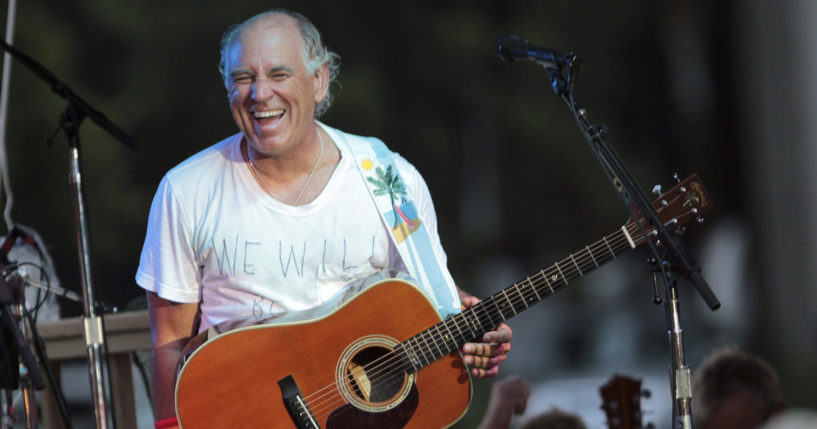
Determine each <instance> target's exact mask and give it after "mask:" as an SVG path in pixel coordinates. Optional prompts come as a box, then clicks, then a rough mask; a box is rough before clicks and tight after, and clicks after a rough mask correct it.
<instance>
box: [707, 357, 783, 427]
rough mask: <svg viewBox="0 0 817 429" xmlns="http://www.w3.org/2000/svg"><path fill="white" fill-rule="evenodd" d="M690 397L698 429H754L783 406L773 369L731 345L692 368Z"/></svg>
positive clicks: (777, 380)
mask: <svg viewBox="0 0 817 429" xmlns="http://www.w3.org/2000/svg"><path fill="white" fill-rule="evenodd" d="M692 397H693V400H692V413H693V422H694V424H695V427H696V428H698V429H712V428H718V429H729V428H741V429H752V428H757V427H760V426H761V425H762V424H763V423H764V422H766V421H767V420H769V418H771V417H772V416H774V415H776V414H778V413H780V412H781V411H783V410H784V409H785V405H784V403H783V398H782V395H781V393H780V381H779V379H778V376H777V373H776V372H775V371H774V369H773V368H772V367H771V366H770V365H769V364H768V363H766V362H765V361H764V360H763V359H761V358H759V357H757V356H754V355H751V354H749V353H746V352H743V351H740V350H738V349H737V348H732V347H727V348H721V349H717V350H715V351H714V352H713V353H712V354H711V355H710V356H709V357H707V358H706V359H705V360H704V362H703V363H702V364H701V367H700V368H699V369H698V370H697V371H695V375H694V377H693V381H692Z"/></svg>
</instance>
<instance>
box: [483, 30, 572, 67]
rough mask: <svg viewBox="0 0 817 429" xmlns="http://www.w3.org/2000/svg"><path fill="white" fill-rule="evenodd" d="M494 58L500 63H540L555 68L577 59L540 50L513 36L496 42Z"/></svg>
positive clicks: (548, 50)
mask: <svg viewBox="0 0 817 429" xmlns="http://www.w3.org/2000/svg"><path fill="white" fill-rule="evenodd" d="M496 56H497V57H499V59H501V60H502V61H522V60H531V61H540V62H546V63H551V64H553V65H555V66H557V67H561V66H564V65H568V66H569V65H571V64H573V63H574V62H577V60H578V57H577V56H575V55H573V54H564V53H562V52H559V51H557V50H554V49H546V48H540V47H538V46H535V45H532V44H530V43H529V42H528V41H527V40H524V39H521V38H519V37H517V36H514V35H506V36H501V37H500V38H499V39H497V40H496Z"/></svg>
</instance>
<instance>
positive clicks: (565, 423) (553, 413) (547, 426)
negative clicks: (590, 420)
mask: <svg viewBox="0 0 817 429" xmlns="http://www.w3.org/2000/svg"><path fill="white" fill-rule="evenodd" d="M520 429H587V426H585V424H584V421H582V418H581V417H579V416H578V415H577V414H573V413H569V412H567V411H564V410H561V409H559V408H556V407H553V408H551V409H550V410H548V411H545V412H544V413H542V414H539V415H537V416H536V417H534V418H532V419H530V420H528V421H527V422H525V423H524V424H523V425H522V427H521V428H520Z"/></svg>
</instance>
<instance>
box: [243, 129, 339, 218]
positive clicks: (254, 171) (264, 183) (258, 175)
mask: <svg viewBox="0 0 817 429" xmlns="http://www.w3.org/2000/svg"><path fill="white" fill-rule="evenodd" d="M315 131H316V132H317V133H318V141H319V142H320V143H321V151H320V152H318V159H316V160H315V165H314V166H313V167H312V171H311V172H309V176H307V177H306V180H305V181H304V184H303V185H302V186H301V191H300V192H298V196H297V197H295V201H293V202H292V205H293V206H294V205H297V204H298V201H299V200H300V199H301V195H303V194H304V191H305V190H306V185H307V184H309V180H310V179H312V176H313V175H314V174H315V171H316V170H317V169H318V164H320V163H321V158H322V157H323V137H321V133H320V131H317V130H315ZM247 159H248V160H249V162H250V170H251V171H252V174H253V176H255V178H256V179H258V182H259V183H261V187H263V188H264V190H265V191H267V193H268V194H270V196H271V197H272V198H275V199H276V200H278V201H281V202H284V201H283V200H281V199H280V198H278V197H276V196H275V194H273V193H272V191H271V190H270V189H269V188H268V187H267V183H266V182H264V180H263V179H261V175H260V174H258V170H256V169H255V164H253V161H252V156H250V147H249V145H247Z"/></svg>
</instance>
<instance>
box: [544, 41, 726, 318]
mask: <svg viewBox="0 0 817 429" xmlns="http://www.w3.org/2000/svg"><path fill="white" fill-rule="evenodd" d="M576 58H578V57H576ZM577 64H578V65H581V61H577ZM546 69H547V72H548V77H549V79H550V82H551V86H552V87H553V91H554V92H555V93H556V95H558V96H560V97H561V98H562V100H564V102H565V104H567V106H568V108H569V109H570V111H571V112H573V113H574V115H575V116H576V120H577V122H578V124H579V128H580V129H581V131H582V135H583V136H584V137H585V139H586V140H587V141H588V143H590V145H591V146H592V148H593V153H594V154H595V155H596V156H597V158H598V159H599V162H600V163H601V164H602V166H603V167H604V168H605V171H607V172H610V173H612V174H613V177H615V178H617V179H618V182H619V184H620V185H621V187H622V190H620V191H619V192H618V194H619V196H620V197H621V198H622V201H623V202H624V204H625V206H627V208H628V209H629V210H630V212H631V214H632V215H633V216H634V218H638V212H640V213H641V216H643V217H644V218H645V219H647V221H648V222H649V223H650V224H651V225H652V226H653V227H655V229H656V231H657V232H658V236H659V237H660V239H661V240H663V243H664V248H665V249H666V250H667V253H668V254H669V256H670V258H671V262H672V263H674V266H675V267H676V268H677V269H678V271H680V272H681V274H683V276H684V278H686V279H688V280H689V281H690V282H691V283H692V285H693V286H694V287H695V290H696V291H698V294H699V295H700V296H701V298H702V299H703V300H704V301H705V302H706V304H707V306H709V308H710V309H712V310H717V309H718V308H720V306H721V304H720V301H718V298H717V297H716V296H715V293H714V292H713V291H712V289H711V288H710V287H709V285H708V284H707V282H706V280H704V278H703V276H702V275H701V268H700V267H699V266H698V264H697V262H695V260H694V259H693V258H692V257H690V256H689V253H688V252H687V249H686V246H685V245H684V244H683V243H682V242H681V241H680V239H679V238H678V236H677V234H676V233H675V232H673V231H671V230H670V229H668V228H665V227H664V225H663V224H662V223H661V220H660V218H659V216H658V213H657V212H656V211H655V208H654V207H653V206H652V204H651V203H650V200H649V198H647V196H646V195H645V194H644V191H642V190H641V188H640V187H639V186H638V184H637V183H636V181H635V179H633V177H632V175H631V174H630V172H629V170H627V167H625V166H624V163H623V162H622V161H621V158H619V156H618V154H617V153H616V152H615V151H614V150H613V148H612V147H611V146H610V145H608V144H607V142H606V141H605V140H604V136H603V133H602V132H599V130H598V128H597V127H593V126H591V125H590V123H589V122H588V121H587V117H586V116H585V112H584V109H578V107H577V104H576V103H575V101H574V100H573V91H572V89H573V88H572V86H573V79H574V77H575V74H574V72H573V71H572V70H568V82H569V83H567V84H566V83H565V81H564V79H562V72H561V70H560V69H556V68H553V67H546ZM625 195H627V196H629V197H630V198H631V199H630V201H627V198H626V197H625ZM634 210H637V212H636V211H634ZM648 242H649V241H648ZM649 243H650V246H652V243H651V242H649ZM656 256H657V255H656Z"/></svg>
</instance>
